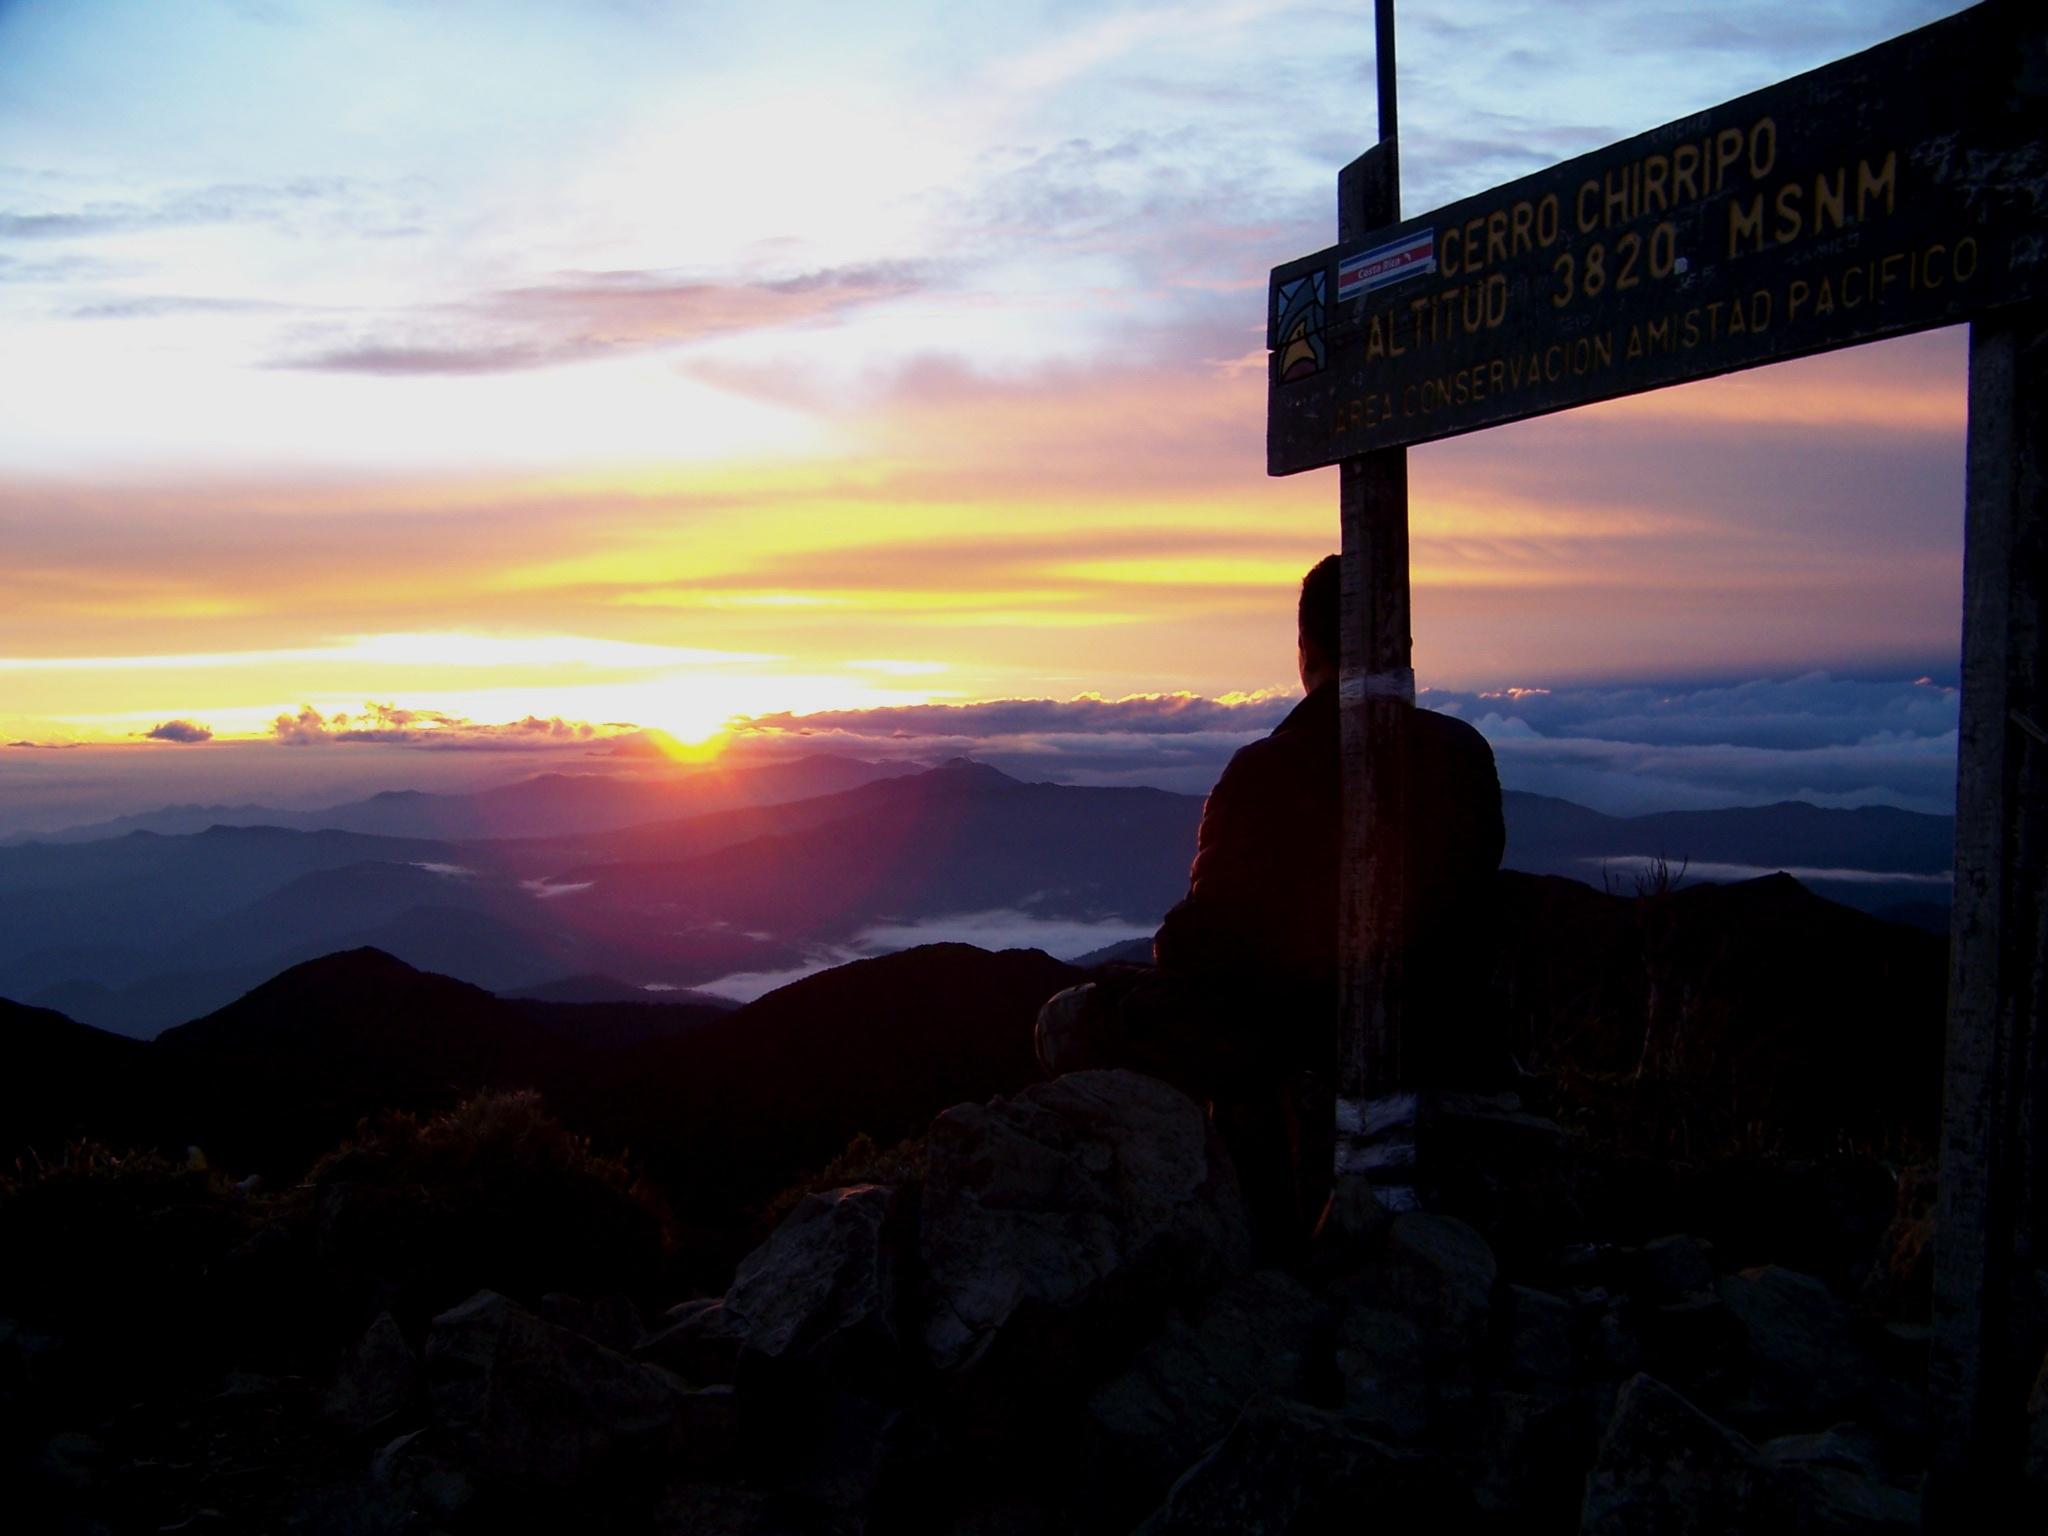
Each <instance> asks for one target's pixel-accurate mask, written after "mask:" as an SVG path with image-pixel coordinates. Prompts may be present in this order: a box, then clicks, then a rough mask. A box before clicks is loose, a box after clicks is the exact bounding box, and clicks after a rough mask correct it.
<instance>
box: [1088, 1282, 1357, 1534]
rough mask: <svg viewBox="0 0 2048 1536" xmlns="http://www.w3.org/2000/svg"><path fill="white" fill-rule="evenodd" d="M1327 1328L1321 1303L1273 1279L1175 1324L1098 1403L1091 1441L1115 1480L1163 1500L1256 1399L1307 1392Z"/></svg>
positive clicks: (1246, 1286) (1174, 1319)
mask: <svg viewBox="0 0 2048 1536" xmlns="http://www.w3.org/2000/svg"><path fill="white" fill-rule="evenodd" d="M1327 1324H1328V1313H1327V1311H1326V1309H1325V1308H1324V1307H1323V1305H1322V1304H1321V1303H1320V1302H1318V1301H1317V1300H1316V1299H1315V1297H1313V1296H1311V1295H1310V1294H1309V1293H1308V1292H1307V1291H1306V1290H1304V1289H1302V1287H1301V1286H1300V1285H1299V1284H1298V1283H1297V1282H1296V1281H1294V1280H1292V1279H1290V1278H1289V1277H1288V1276H1286V1275H1284V1274H1281V1273H1279V1272H1277V1271H1271V1270H1267V1271H1261V1272H1259V1273H1257V1274H1252V1275H1246V1276H1244V1277H1243V1278H1242V1279H1239V1280H1235V1281H1232V1282H1231V1283H1230V1284H1229V1285H1227V1286H1225V1287H1224V1288H1223V1289H1222V1290H1221V1291H1218V1292H1217V1293H1216V1294H1215V1295H1214V1296H1212V1297H1210V1298H1209V1300H1208V1301H1207V1302H1205V1303H1203V1304H1201V1305H1200V1306H1198V1307H1194V1308H1191V1309H1188V1310H1186V1311H1184V1312H1176V1313H1174V1314H1173V1315H1171V1316H1169V1317H1168V1318H1167V1320H1166V1323H1165V1326H1164V1327H1163V1328H1162V1329H1161V1330H1160V1332H1159V1333H1158V1334H1157V1335H1156V1336H1155V1337H1154V1338H1153V1340H1152V1342H1151V1343H1149V1344H1147V1345H1146V1346H1145V1348H1144V1349H1142V1350H1141V1351H1139V1353H1138V1357H1137V1359H1135V1360H1134V1361H1132V1362H1131V1365H1130V1367H1129V1368H1128V1369H1127V1370H1125V1371H1123V1372H1122V1373H1120V1374H1119V1375H1117V1376H1114V1377H1112V1378H1111V1379H1110V1380H1108V1381H1106V1382H1104V1383H1103V1384H1102V1385H1101V1386H1100V1387H1098V1388H1097V1389H1096V1391H1095V1392H1094V1394H1093V1395H1092V1396H1091V1397H1090V1398H1089V1400H1088V1406H1087V1409H1086V1413H1087V1417H1088V1421H1089V1427H1090V1430H1091V1432H1092V1435H1091V1437H1092V1438H1093V1439H1094V1440H1095V1442H1096V1445H1097V1449H1098V1453H1099V1455H1100V1458H1101V1461H1102V1464H1103V1465H1104V1466H1105V1467H1106V1468H1107V1469H1109V1475H1110V1476H1111V1477H1112V1478H1113V1479H1114V1480H1115V1481H1117V1482H1121V1483H1126V1484H1139V1485H1142V1484H1147V1483H1149V1484H1151V1485H1153V1486H1152V1487H1151V1490H1150V1497H1151V1498H1157V1497H1158V1496H1159V1494H1160V1492H1162V1491H1163V1490H1164V1488H1165V1486H1166V1484H1167V1483H1168V1482H1169V1481H1171V1479H1172V1478H1173V1475H1174V1474H1175V1473H1177V1472H1179V1471H1180V1470H1181V1469H1182V1468H1184V1467H1186V1466H1187V1465H1188V1463H1189V1462H1191V1461H1193V1460H1194V1459H1195V1458H1196V1457H1197V1456H1199V1455H1200V1454H1201V1453H1202V1451H1203V1450H1204V1449H1206V1448H1207V1447H1209V1446H1211V1445H1213V1444H1215V1443H1216V1441H1217V1440H1218V1439H1220V1438H1221V1437H1222V1435H1223V1434H1224V1432H1225V1431H1226V1430H1228V1429H1229V1428H1230V1425H1231V1423H1232V1421H1233V1420H1235V1419H1236V1418H1237V1415H1238V1413H1239V1411H1240V1410H1241V1409H1242V1408H1243V1407H1244V1405H1245V1402H1246V1400H1247V1399H1248V1398H1250V1397H1251V1396H1252V1395H1253V1394H1254V1393H1257V1392H1268V1393H1274V1394H1278V1395H1282V1396H1298V1395H1301V1394H1302V1393H1303V1392H1304V1390H1305V1385H1306V1375H1307V1371H1306V1360H1307V1354H1308V1350H1309V1346H1310V1342H1311V1340H1312V1339H1313V1338H1314V1336H1315V1335H1316V1333H1317V1332H1318V1331H1319V1330H1320V1329H1322V1328H1324V1327H1326V1326H1327ZM1147 1502H1148V1503H1149V1502H1150V1500H1149V1499H1148V1501H1147Z"/></svg>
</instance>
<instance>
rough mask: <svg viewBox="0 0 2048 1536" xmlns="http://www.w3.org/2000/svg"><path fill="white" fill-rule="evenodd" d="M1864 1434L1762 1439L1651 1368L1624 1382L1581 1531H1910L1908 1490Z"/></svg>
mask: <svg viewBox="0 0 2048 1536" xmlns="http://www.w3.org/2000/svg"><path fill="white" fill-rule="evenodd" d="M1875 1456H1876V1447H1875V1446H1874V1444H1873V1443H1872V1442H1871V1441H1870V1440H1869V1438H1868V1437H1867V1436H1863V1435H1859V1434H1858V1433H1856V1432H1855V1431H1853V1430H1850V1429H1846V1428H1837V1429H1835V1430H1831V1431H1829V1432H1827V1433H1826V1434H1818V1435H1793V1436H1787V1437H1784V1438H1782V1439H1779V1440H1775V1441H1773V1442H1771V1443H1770V1445H1768V1446H1766V1447H1765V1448H1764V1449H1762V1450H1759V1449H1758V1448H1757V1447H1755V1446H1754V1445H1752V1444H1750V1442H1749V1441H1747V1440H1745V1439H1744V1438H1743V1437H1742V1436H1741V1435H1739V1434H1737V1433H1735V1431H1733V1430H1731V1429H1728V1428H1726V1427H1725V1426H1723V1425H1721V1424H1718V1423H1716V1422H1715V1421H1714V1420H1712V1419H1710V1418H1709V1417H1707V1415H1706V1414H1704V1413H1702V1412H1701V1411H1700V1410H1699V1409H1698V1408H1696V1407H1694V1406H1693V1405H1692V1404H1691V1403H1689V1402H1687V1401H1686V1400H1685V1399H1684V1398H1683V1397H1681V1396H1679V1394H1678V1393H1676V1392H1674V1391H1672V1390H1671V1388H1669V1387H1667V1386H1665V1385H1664V1384H1663V1383H1662V1382H1660V1381H1658V1380H1656V1379H1655V1378H1654V1377H1650V1376H1637V1377H1635V1378H1634V1379H1633V1380H1631V1381H1630V1382H1629V1383H1628V1385H1627V1386H1625V1387H1623V1388H1622V1391H1621V1397H1620V1400H1619V1401H1618V1402H1617V1404H1616V1406H1615V1411H1614V1418H1613V1421H1612V1422H1611V1423H1610V1424H1609V1425H1608V1427H1607V1433H1606V1435H1605V1436H1603V1437H1602V1439H1601V1442H1600V1451H1599V1456H1598V1458H1597V1459H1596V1460H1595V1462H1594V1464H1593V1470H1592V1472H1591V1473H1590V1474H1589V1475H1588V1476H1587V1478H1586V1498H1585V1505H1584V1509H1583V1512H1582V1521H1581V1525H1580V1531H1581V1536H1665V1533H1667V1532H1668V1533H1672V1536H1678V1533H1684V1536H1707V1533H1710V1532H1712V1533H1718V1532H1723V1531H1800V1532H1808V1533H1812V1536H1909V1533H1910V1532H1914V1531H1917V1530H1918V1529H1919V1524H1920V1504H1919V1500H1918V1499H1917V1498H1915V1497H1914V1496H1913V1495H1911V1494H1908V1493H1905V1492H1903V1491H1902V1490H1900V1489H1898V1488H1894V1487H1891V1486H1889V1485H1888V1484H1886V1483H1885V1482H1883V1481H1882V1480H1881V1479H1880V1477H1879V1476H1878V1474H1877V1472H1876V1470H1875V1468H1876V1462H1875Z"/></svg>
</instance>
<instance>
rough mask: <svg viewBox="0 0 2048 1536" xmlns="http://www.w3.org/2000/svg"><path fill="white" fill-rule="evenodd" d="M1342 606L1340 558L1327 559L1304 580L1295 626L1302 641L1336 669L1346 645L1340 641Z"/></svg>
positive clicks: (1318, 562) (1320, 561) (1323, 559)
mask: <svg viewBox="0 0 2048 1536" xmlns="http://www.w3.org/2000/svg"><path fill="white" fill-rule="evenodd" d="M1342 602H1343V591H1342V583H1341V582H1340V581H1339V579H1338V575H1337V557H1336V556H1335V555H1325V556H1323V558H1322V559H1320V560H1318V561H1317V562H1316V563H1315V565H1314V566H1313V567H1312V568H1311V569H1310V570H1309V573H1308V574H1307V575H1306V576H1304V577H1302V578H1301V606H1300V607H1299V608H1297V609H1296V610H1295V622H1296V624H1297V625H1298V626H1299V627H1300V630H1301V638H1302V640H1303V641H1304V642H1305V643H1306V644H1308V645H1310V646H1312V647H1314V648H1315V649H1316V650H1317V651H1319V652H1320V653H1321V654H1322V657H1323V659H1324V660H1325V661H1327V662H1329V664H1330V665H1331V666H1333V667H1334V666H1336V665H1337V663H1338V662H1339V661H1340V660H1341V659H1342V655H1343V642H1342V641H1341V640H1340V639H1339V638H1338V625H1337V613H1338V609H1339V607H1340V606H1341V605H1342Z"/></svg>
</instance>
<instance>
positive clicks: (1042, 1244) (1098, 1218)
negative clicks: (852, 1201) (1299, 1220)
mask: <svg viewBox="0 0 2048 1536" xmlns="http://www.w3.org/2000/svg"><path fill="white" fill-rule="evenodd" d="M927 1148H928V1152H929V1157H930V1165H929V1171H928V1173H927V1175H926V1181H925V1188H924V1199H923V1210H922V1219H921V1228H920V1241H919V1251H920V1257H921V1259H922V1261H923V1268H924V1274H925V1288H926V1303H925V1310H924V1317H923V1329H922V1333H923V1342H924V1346H925V1349H926V1350H927V1352H928V1353H929V1355H930V1358H931V1360H932V1362H933V1363H934V1364H935V1365H936V1366H938V1367H939V1368H940V1369H941V1370H947V1371H958V1370H961V1369H963V1368H965V1367H968V1366H970V1365H973V1364H975V1363H976V1362H977V1361H979V1360H980V1359H981V1358H982V1357H983V1356H984V1355H985V1354H986V1353H987V1352H988V1351H989V1350H990V1349H991V1347H992V1346H993V1345H994V1344H995V1343H996V1341H997V1339H998V1338H999V1336H1000V1337H1003V1338H1005V1341H1006V1343H1007V1344H1008V1345H1009V1346H1010V1353H1011V1355H1012V1358H1021V1357H1028V1356H1031V1355H1033V1354H1036V1355H1038V1356H1040V1357H1041V1358H1045V1357H1046V1356H1047V1355H1048V1354H1050V1355H1054V1356H1057V1355H1058V1354H1059V1353H1060V1352H1061V1351H1060V1347H1059V1344H1060V1341H1062V1340H1064V1342H1065V1346H1066V1348H1067V1349H1068V1350H1074V1351H1078V1352H1081V1353H1087V1352H1088V1351H1087V1348H1086V1346H1084V1345H1080V1344H1078V1343H1077V1342H1076V1340H1078V1339H1079V1338H1080V1336H1082V1335H1088V1336H1090V1337H1092V1338H1094V1339H1101V1338H1103V1337H1105V1336H1107V1335H1108V1334H1110V1333H1111V1332H1113V1330H1114V1329H1115V1328H1116V1327H1117V1326H1119V1324H1120V1323H1121V1322H1123V1320H1125V1319H1127V1318H1129V1317H1131V1316H1133V1315H1137V1316H1144V1315H1147V1314H1150V1315H1155V1316H1156V1315H1157V1313H1158V1312H1159V1311H1160V1310H1163V1308H1164V1307H1166V1306H1167V1305H1170V1304H1171V1303H1172V1302H1174V1301H1175V1300H1179V1299H1185V1298H1188V1297H1192V1296H1199V1295H1201V1294H1203V1293H1204V1292H1206V1291H1208V1290H1210V1289H1213V1288H1214V1287H1215V1286H1216V1285H1217V1284H1218V1283H1220V1282H1221V1281H1223V1280H1225V1279H1227V1278H1229V1277H1230V1276H1232V1275H1235V1274H1241V1273H1243V1272H1244V1271H1245V1270H1247V1269H1249V1268H1250V1267H1251V1228H1250V1224H1249V1221H1248V1219H1247V1216H1246V1212H1245V1205H1244V1198H1243V1195H1242V1194H1241V1193H1240V1191H1239V1188H1238V1184H1237V1176H1236V1173H1235V1172H1234V1171H1233V1169H1232V1168H1231V1165H1230V1161H1229V1159H1228V1157H1227V1156H1226V1155H1225V1154H1224V1153H1223V1150H1222V1148H1221V1145H1220V1144H1219V1143H1218V1141H1217V1139H1216V1137H1215V1135H1214V1133H1213V1131H1212V1130H1211V1129H1210V1126H1209V1123H1208V1119H1207V1117H1206V1116H1205V1115H1204V1114H1203V1112H1202V1109H1201V1107H1200V1106H1199V1105H1198V1104H1196V1103H1195V1102H1194V1101H1193V1100H1192V1099H1190V1098H1188V1097H1187V1096H1186V1095H1185V1094H1183V1093H1181V1092H1180V1091H1179V1090H1178V1089H1176V1088H1172V1087H1169V1086H1168V1085H1167V1084H1165V1083H1162V1082H1160V1081H1158V1080H1157V1079H1155V1078H1149V1077H1143V1076H1140V1075H1139V1074H1137V1073H1135V1072H1125V1071H1105V1072H1071V1073H1068V1074H1067V1075H1066V1076H1065V1077H1061V1078H1058V1079H1056V1080H1054V1081H1052V1082H1050V1083H1041V1084H1038V1085H1036V1086H1034V1087H1031V1088H1027V1089H1025V1090H1024V1091H1023V1092H1022V1093H1020V1094H1018V1095H1017V1096H1016V1097H1015V1098H1013V1099H1000V1098H998V1099H994V1100H991V1101H990V1102H989V1103H987V1104H985V1105H977V1104H963V1105H960V1106H958V1107H956V1108H954V1109H950V1110H947V1111H946V1113H944V1114H943V1115H941V1116H939V1118H938V1119H937V1120H935V1121H934V1122H932V1128H931V1132H930V1135H929V1137H928V1139H927Z"/></svg>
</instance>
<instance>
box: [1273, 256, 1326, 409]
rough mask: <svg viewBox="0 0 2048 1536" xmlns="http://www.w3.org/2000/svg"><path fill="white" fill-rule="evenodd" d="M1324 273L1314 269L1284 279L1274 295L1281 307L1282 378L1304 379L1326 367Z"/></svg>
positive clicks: (1277, 326) (1277, 304) (1278, 325)
mask: <svg viewBox="0 0 2048 1536" xmlns="http://www.w3.org/2000/svg"><path fill="white" fill-rule="evenodd" d="M1323 299H1324V287H1323V274H1322V273H1320V272H1311V273H1309V274H1308V275H1307V276H1306V277H1298V278H1296V279H1295V280H1294V281H1293V282H1291V283H1282V284H1281V285H1280V287H1279V290H1278V292H1277V293H1276V294H1275V295H1274V304H1275V305H1276V307H1277V308H1278V310H1279V313H1278V315H1277V316H1276V317H1275V318H1276V320H1277V322H1278V323H1277V324H1276V325H1275V326H1274V330H1275V332H1276V333H1277V334H1278V335H1279V337H1280V378H1281V380H1282V381H1283V382H1284V381H1285V380H1288V379H1305V378H1307V377H1308V376H1309V375H1310V374H1312V373H1320V372H1322V368H1323Z"/></svg>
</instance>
